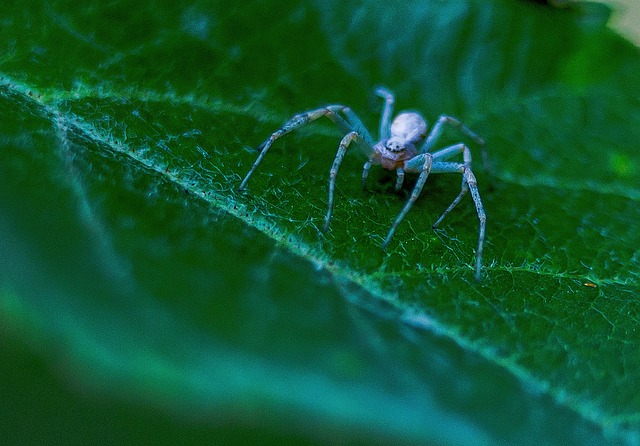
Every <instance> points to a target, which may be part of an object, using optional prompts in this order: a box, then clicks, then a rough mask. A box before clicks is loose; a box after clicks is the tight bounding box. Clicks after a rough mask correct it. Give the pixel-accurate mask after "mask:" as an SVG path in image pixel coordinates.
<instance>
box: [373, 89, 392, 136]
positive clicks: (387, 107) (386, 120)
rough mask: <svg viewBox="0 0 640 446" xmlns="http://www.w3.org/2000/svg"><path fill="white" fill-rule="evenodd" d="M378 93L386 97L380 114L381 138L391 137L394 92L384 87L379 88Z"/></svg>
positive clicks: (383, 97)
mask: <svg viewBox="0 0 640 446" xmlns="http://www.w3.org/2000/svg"><path fill="white" fill-rule="evenodd" d="M376 94H377V95H378V96H380V97H381V98H382V99H384V105H383V106H382V114H381V115H380V133H379V136H380V140H383V139H389V137H390V136H391V114H392V113H393V104H394V102H395V98H394V97H393V93H391V92H390V91H389V90H387V89H386V88H383V87H379V88H377V89H376Z"/></svg>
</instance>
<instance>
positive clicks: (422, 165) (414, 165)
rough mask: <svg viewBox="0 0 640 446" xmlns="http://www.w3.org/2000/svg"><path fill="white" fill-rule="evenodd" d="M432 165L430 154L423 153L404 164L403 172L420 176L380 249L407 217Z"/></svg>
mask: <svg viewBox="0 0 640 446" xmlns="http://www.w3.org/2000/svg"><path fill="white" fill-rule="evenodd" d="M432 165H433V156H432V155H431V154H430V153H423V154H421V155H418V156H416V157H414V158H411V159H410V160H409V161H407V162H406V163H405V167H404V170H406V171H408V172H420V176H419V177H418V181H416V185H415V186H414V187H413V191H412V192H411V195H410V196H409V199H408V200H407V202H406V203H405V205H404V207H403V208H402V210H401V211H400V213H399V214H398V216H397V217H396V219H395V221H394V222H393V225H392V226H391V229H389V232H388V233H387V237H386V238H385V239H384V242H383V243H382V248H386V247H387V245H389V242H390V241H391V238H392V237H393V234H395V232H396V229H397V228H398V225H399V224H400V222H402V220H403V219H404V217H405V215H407V213H408V212H409V210H410V209H411V207H412V206H413V203H415V201H416V200H417V199H418V197H419V196H420V193H421V192H422V188H423V187H424V183H426V181H427V177H428V176H429V173H431V167H432Z"/></svg>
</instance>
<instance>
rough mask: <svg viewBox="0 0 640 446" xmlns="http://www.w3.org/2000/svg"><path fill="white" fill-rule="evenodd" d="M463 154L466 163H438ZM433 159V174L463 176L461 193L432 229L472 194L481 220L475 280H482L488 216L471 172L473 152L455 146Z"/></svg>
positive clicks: (466, 148)
mask: <svg viewBox="0 0 640 446" xmlns="http://www.w3.org/2000/svg"><path fill="white" fill-rule="evenodd" d="M460 152H462V157H463V159H464V163H452V162H444V161H437V160H439V159H446V158H448V157H450V156H451V155H454V154H456V153H460ZM433 159H434V160H436V161H434V163H433V166H432V170H431V171H432V172H433V173H461V174H462V186H461V188H460V193H459V194H458V196H457V197H456V198H454V200H453V201H452V202H451V204H450V205H449V207H448V208H447V209H445V211H444V212H443V213H442V215H441V216H440V217H439V218H438V219H437V220H436V222H435V223H434V224H433V226H432V228H434V229H435V228H436V227H438V225H439V224H440V222H441V221H442V220H443V219H444V217H445V216H446V215H447V214H448V213H449V212H451V210H452V209H453V208H455V207H456V205H457V204H458V203H460V200H462V197H464V195H465V194H466V193H467V192H471V198H472V199H473V204H474V205H475V207H476V213H477V214H478V220H479V229H478V248H477V249H476V265H475V279H476V281H478V280H480V271H481V267H482V251H483V247H484V237H485V230H486V223H487V216H486V214H485V212H484V206H483V205H482V199H481V198H480V191H479V190H478V184H477V181H476V177H475V175H474V174H473V172H472V171H471V151H470V150H469V148H468V147H467V146H466V145H464V144H455V145H453V146H450V147H445V148H444V149H442V150H439V151H437V152H434V153H433Z"/></svg>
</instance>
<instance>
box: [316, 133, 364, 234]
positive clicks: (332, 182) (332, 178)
mask: <svg viewBox="0 0 640 446" xmlns="http://www.w3.org/2000/svg"><path fill="white" fill-rule="evenodd" d="M353 141H356V142H358V143H361V142H363V140H362V136H361V135H360V134H359V133H358V132H356V131H353V132H349V133H347V134H346V135H345V136H344V138H342V141H340V145H339V146H338V153H336V158H335V159H334V160H333V165H332V166H331V171H330V172H329V200H328V201H329V205H328V207H327V215H326V216H325V218H324V231H325V232H326V231H328V230H329V222H330V221H331V214H332V212H333V195H334V191H335V187H336V177H337V176H338V170H339V169H340V164H341V163H342V159H343V158H344V155H345V153H347V148H348V147H349V144H351V143H352V142H353Z"/></svg>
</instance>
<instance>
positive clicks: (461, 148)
mask: <svg viewBox="0 0 640 446" xmlns="http://www.w3.org/2000/svg"><path fill="white" fill-rule="evenodd" d="M376 94H377V95H378V96H380V97H381V98H382V99H384V105H383V108H382V115H381V119H380V139H379V141H378V142H374V140H373V138H372V137H371V134H370V133H369V131H368V130H367V129H366V127H365V126H364V124H363V123H362V121H361V120H360V119H359V118H358V117H357V116H356V114H355V113H354V112H353V111H352V110H351V109H350V108H349V107H346V106H344V105H328V106H326V107H322V108H318V109H314V110H309V111H307V112H304V113H300V114H297V115H295V116H294V117H292V118H291V119H290V120H289V121H287V122H286V123H285V124H284V125H283V126H282V127H281V128H280V129H278V130H276V131H275V132H274V133H273V134H272V135H271V136H270V137H269V138H267V139H266V140H265V141H264V142H263V143H262V144H261V145H260V146H258V148H257V150H259V151H260V154H259V155H258V158H257V159H256V161H255V162H254V163H253V166H252V167H251V169H250V170H249V172H248V173H247V175H246V176H245V177H244V179H243V180H242V183H240V186H239V187H238V191H242V190H244V189H245V188H246V186H247V182H248V181H249V178H250V177H251V175H252V174H253V173H254V172H255V170H256V168H257V167H258V165H259V164H260V162H261V161H262V159H263V158H264V156H265V155H266V154H267V151H268V150H269V148H270V147H271V145H272V144H273V143H274V142H275V141H276V140H277V139H279V138H281V137H283V136H284V135H286V134H288V133H291V132H292V131H294V130H296V129H298V128H300V127H302V126H304V125H305V124H308V123H310V122H312V121H315V120H316V119H318V118H321V117H323V116H326V117H327V118H329V119H330V120H331V121H333V122H334V123H335V124H336V125H337V126H338V127H339V128H340V130H341V131H342V132H343V134H344V137H343V138H342V140H341V141H340V145H339V146H338V152H337V154H336V157H335V159H334V161H333V165H332V166H331V170H330V173H329V199H328V207H327V214H326V215H325V218H324V231H327V230H328V229H329V222H330V221H331V214H332V212H333V197H334V192H335V186H336V176H337V175H338V170H339V169H340V164H341V163H342V159H343V158H344V155H345V153H346V151H347V148H348V147H349V146H350V145H351V143H354V142H355V143H356V144H357V145H358V146H360V148H361V149H362V150H363V152H364V153H365V154H366V155H367V157H368V160H367V162H366V163H364V168H363V171H362V186H363V187H365V186H366V181H367V177H368V176H369V170H370V169H371V166H373V165H380V166H382V168H384V169H387V170H390V171H395V172H396V175H397V180H396V184H395V189H396V191H398V190H400V188H401V187H402V184H403V182H404V177H405V172H415V173H418V174H419V176H418V180H417V181H416V184H415V186H414V187H413V191H412V192H411V195H410V196H409V199H408V200H407V202H406V204H405V205H404V207H403V208H402V210H401V211H400V213H399V214H398V216H397V217H396V219H395V221H394V222H393V225H392V226H391V229H389V232H388V233H387V236H386V238H385V239H384V242H383V243H382V247H383V249H384V248H386V247H387V245H388V244H389V242H390V241H391V238H392V237H393V234H394V233H395V232H396V229H397V227H398V225H399V224H400V222H402V220H403V219H404V217H405V215H407V213H408V212H409V210H410V209H411V207H412V206H413V203H414V202H415V201H416V199H417V198H418V196H419V195H420V193H421V192H422V188H423V186H424V184H425V182H426V181H427V177H428V176H429V174H430V173H459V174H461V175H462V187H461V190H460V193H459V194H458V196H457V197H456V198H455V199H454V200H453V201H452V202H451V204H450V205H449V207H448V208H447V209H446V210H445V211H444V212H443V213H442V215H441V216H440V217H439V218H438V219H437V220H436V222H435V223H434V224H433V226H432V228H436V227H437V226H438V225H439V224H440V222H441V221H442V220H443V219H444V217H445V216H446V215H447V214H448V213H449V212H450V211H451V210H452V209H453V208H454V207H455V206H456V205H457V204H458V203H459V202H460V200H461V199H462V197H463V196H464V195H465V194H466V193H467V192H471V198H472V199H473V202H474V204H475V207H476V212H477V214H478V219H479V221H480V223H479V229H478V248H477V249H476V258H475V279H476V281H478V280H480V272H481V268H482V248H483V244H484V237H485V227H486V220H487V218H486V215H485V212H484V207H483V206H482V200H481V199H480V192H479V191H478V186H477V184H476V177H475V176H474V174H473V171H472V170H471V151H470V150H469V148H468V147H467V146H466V145H465V144H464V143H458V144H454V145H451V146H447V147H445V148H442V149H439V150H436V151H431V150H432V148H433V146H434V145H435V143H436V141H437V140H438V137H439V136H440V134H441V133H442V130H443V127H444V126H445V124H448V125H450V126H452V127H454V128H456V129H458V130H459V131H460V132H461V133H463V134H464V135H466V136H468V137H469V138H471V139H472V140H473V141H475V142H476V143H477V144H479V145H480V147H481V149H482V155H483V158H484V160H485V162H486V153H485V145H484V140H483V139H482V138H480V137H479V136H478V135H477V134H476V133H474V132H473V131H472V130H470V129H469V128H468V127H467V126H465V125H464V124H463V123H462V122H460V120H458V119H456V118H454V117H451V116H445V115H442V116H440V117H439V118H438V120H437V121H436V123H435V124H434V126H433V127H432V129H431V131H430V132H428V133H427V121H426V120H425V119H424V118H423V117H422V115H420V114H419V113H417V112H414V111H404V112H402V113H399V114H398V115H397V116H396V117H395V118H394V119H393V121H392V120H391V116H392V113H393V105H394V102H395V98H394V95H393V93H391V92H390V91H389V90H387V89H385V88H382V87H380V88H378V89H376ZM460 153H461V154H462V159H463V162H461V163H460V162H452V161H447V160H448V159H449V158H451V157H452V156H454V155H457V154H460Z"/></svg>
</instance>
